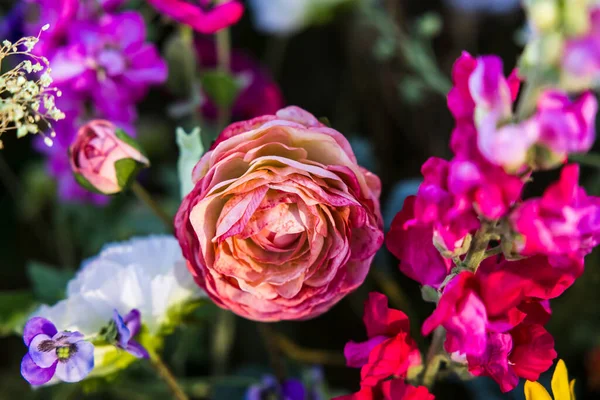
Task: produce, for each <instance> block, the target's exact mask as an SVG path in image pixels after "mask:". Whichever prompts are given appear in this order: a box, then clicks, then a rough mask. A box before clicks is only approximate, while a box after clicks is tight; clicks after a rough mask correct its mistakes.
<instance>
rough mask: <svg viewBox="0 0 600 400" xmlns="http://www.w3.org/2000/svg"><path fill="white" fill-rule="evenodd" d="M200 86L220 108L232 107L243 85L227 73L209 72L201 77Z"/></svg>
mask: <svg viewBox="0 0 600 400" xmlns="http://www.w3.org/2000/svg"><path fill="white" fill-rule="evenodd" d="M200 84H201V85H202V89H204V92H205V93H206V95H207V96H208V97H209V98H210V99H211V100H212V101H213V102H214V103H215V104H216V105H217V106H218V107H223V108H227V107H231V106H232V105H233V103H234V101H235V100H236V99H237V96H238V94H239V93H240V89H241V85H240V83H239V82H238V81H237V80H236V79H235V77H234V76H232V75H231V74H228V73H227V72H223V71H218V70H213V71H207V72H204V73H203V74H202V76H201V77H200Z"/></svg>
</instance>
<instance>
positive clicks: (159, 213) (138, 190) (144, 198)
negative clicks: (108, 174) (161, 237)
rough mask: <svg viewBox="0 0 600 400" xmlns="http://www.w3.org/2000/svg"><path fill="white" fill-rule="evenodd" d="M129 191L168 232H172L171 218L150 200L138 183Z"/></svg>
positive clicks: (146, 192) (148, 194)
mask: <svg viewBox="0 0 600 400" xmlns="http://www.w3.org/2000/svg"><path fill="white" fill-rule="evenodd" d="M131 190H132V191H133V193H134V194H135V195H136V196H137V198H138V199H140V200H141V201H142V202H143V203H145V204H146V205H147V206H148V207H149V208H150V209H151V210H152V211H153V212H154V214H155V215H156V216H157V217H158V218H160V220H161V221H162V222H163V223H164V224H165V226H166V227H167V229H168V230H169V232H172V231H173V218H171V217H170V216H169V215H168V214H167V213H166V212H165V211H164V210H163V209H162V208H161V207H160V206H159V205H158V204H156V202H155V201H154V199H153V198H152V196H151V195H150V193H148V191H147V190H146V189H144V187H143V186H142V185H140V184H139V182H137V181H135V182H133V184H132V185H131Z"/></svg>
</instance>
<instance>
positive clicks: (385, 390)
mask: <svg viewBox="0 0 600 400" xmlns="http://www.w3.org/2000/svg"><path fill="white" fill-rule="evenodd" d="M434 399H435V397H434V396H433V395H432V394H431V393H429V390H427V388H426V387H425V386H419V387H415V386H412V385H409V384H407V383H406V382H404V381H403V380H402V379H392V380H388V381H384V382H381V383H380V384H379V385H378V386H377V387H374V388H373V387H364V388H362V389H361V390H359V391H358V392H356V393H352V394H349V395H347V396H340V397H336V398H335V399H333V400H434Z"/></svg>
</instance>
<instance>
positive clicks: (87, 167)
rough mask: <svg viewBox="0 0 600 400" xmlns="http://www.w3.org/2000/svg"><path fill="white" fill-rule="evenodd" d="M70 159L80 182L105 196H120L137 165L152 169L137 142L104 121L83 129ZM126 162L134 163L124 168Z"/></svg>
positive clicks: (90, 123)
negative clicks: (118, 194) (116, 194)
mask: <svg viewBox="0 0 600 400" xmlns="http://www.w3.org/2000/svg"><path fill="white" fill-rule="evenodd" d="M69 158H70V161H71V168H72V169H73V173H74V174H75V178H76V179H77V181H78V182H80V184H82V185H84V186H86V187H88V186H89V188H90V189H91V190H96V191H97V192H100V193H102V194H115V193H118V192H120V191H121V190H122V189H123V187H124V186H125V185H126V184H127V182H128V181H129V179H130V178H132V177H133V174H134V172H135V167H136V166H137V165H140V166H149V165H150V163H149V161H148V159H147V158H146V157H145V156H144V155H143V154H142V153H141V151H140V150H139V149H138V148H137V146H136V145H135V142H133V139H131V138H129V137H128V136H127V135H126V134H125V133H124V132H122V131H121V132H118V131H117V127H116V126H115V125H113V124H112V123H111V122H108V121H102V120H94V121H91V122H89V123H88V124H86V125H84V126H83V127H81V129H79V131H78V132H77V137H76V138H75V140H74V142H73V144H72V145H71V147H70V148H69ZM125 160H130V161H131V162H130V163H129V162H128V163H127V165H125V166H124V165H123V164H122V162H124V161H125ZM120 162H121V163H120ZM121 168H122V170H121Z"/></svg>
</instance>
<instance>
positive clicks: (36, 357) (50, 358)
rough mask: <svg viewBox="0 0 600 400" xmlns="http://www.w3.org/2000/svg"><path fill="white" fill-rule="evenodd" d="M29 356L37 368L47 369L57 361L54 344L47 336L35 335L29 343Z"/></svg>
mask: <svg viewBox="0 0 600 400" xmlns="http://www.w3.org/2000/svg"><path fill="white" fill-rule="evenodd" d="M29 355H30V356H31V359H32V360H33V362H34V363H35V364H36V365H37V366H38V367H42V368H49V367H50V366H51V365H52V364H54V363H55V362H56V360H57V356H56V343H55V341H54V340H52V338H51V337H50V336H48V335H44V334H41V335H37V336H36V337H34V338H33V340H32V341H31V343H29Z"/></svg>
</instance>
